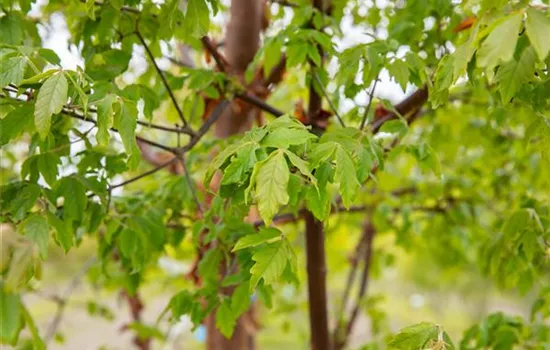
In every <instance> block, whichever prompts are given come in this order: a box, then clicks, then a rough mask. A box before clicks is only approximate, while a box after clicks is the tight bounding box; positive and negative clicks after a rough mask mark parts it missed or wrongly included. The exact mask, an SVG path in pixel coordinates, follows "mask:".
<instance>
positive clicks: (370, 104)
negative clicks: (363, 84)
mask: <svg viewBox="0 0 550 350" xmlns="http://www.w3.org/2000/svg"><path fill="white" fill-rule="evenodd" d="M376 84H378V75H377V76H376V79H374V85H373V86H372V89H371V91H370V94H369V96H370V98H369V104H368V105H367V108H366V109H365V113H363V119H362V120H361V126H360V127H359V129H360V130H363V129H364V128H365V124H366V123H367V118H368V116H369V112H370V108H371V106H372V100H374V91H375V90H376Z"/></svg>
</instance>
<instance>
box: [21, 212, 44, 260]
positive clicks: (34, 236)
mask: <svg viewBox="0 0 550 350" xmlns="http://www.w3.org/2000/svg"><path fill="white" fill-rule="evenodd" d="M48 228H49V227H48V222H47V221H46V218H44V217H43V216H40V215H38V214H32V215H30V216H29V217H27V218H26V219H25V221H23V222H22V223H21V230H22V232H23V234H24V235H25V236H27V237H28V238H29V239H30V240H31V241H33V242H34V243H35V244H36V245H37V247H38V251H39V252H40V256H41V257H42V259H46V258H47V257H48V238H49V232H48Z"/></svg>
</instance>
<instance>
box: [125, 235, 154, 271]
mask: <svg viewBox="0 0 550 350" xmlns="http://www.w3.org/2000/svg"><path fill="white" fill-rule="evenodd" d="M147 243H148V242H147V240H146V238H145V237H144V234H143V232H142V231H138V230H132V229H129V228H124V229H123V230H122V232H121V233H120V235H119V236H118V248H119V249H120V252H121V253H122V256H123V257H125V258H126V259H129V260H130V261H131V263H132V267H133V271H134V272H136V271H140V270H141V269H142V268H143V266H144V264H145V262H146V260H147V258H148V256H149V254H150V252H151V251H150V248H149V246H148V244H147Z"/></svg>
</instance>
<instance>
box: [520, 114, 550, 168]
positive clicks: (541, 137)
mask: <svg viewBox="0 0 550 350" xmlns="http://www.w3.org/2000/svg"><path fill="white" fill-rule="evenodd" d="M525 139H526V140H527V141H531V142H534V144H535V147H536V148H537V149H538V150H539V151H540V152H541V154H542V157H543V159H546V160H547V161H548V162H550V119H548V118H546V117H544V116H542V115H541V116H538V117H537V118H536V119H535V121H534V122H533V123H532V124H531V125H530V126H529V128H528V129H527V131H526V132H525Z"/></svg>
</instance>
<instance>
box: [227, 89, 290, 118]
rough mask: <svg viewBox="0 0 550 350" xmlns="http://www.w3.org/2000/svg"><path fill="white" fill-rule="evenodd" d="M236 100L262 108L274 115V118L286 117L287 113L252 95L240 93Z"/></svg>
mask: <svg viewBox="0 0 550 350" xmlns="http://www.w3.org/2000/svg"><path fill="white" fill-rule="evenodd" d="M235 97H236V98H238V99H240V100H243V101H245V102H247V103H249V104H251V105H253V106H255V107H258V108H260V109H261V110H263V111H265V112H268V113H270V114H272V115H273V116H275V117H277V118H278V117H280V116H282V115H284V114H285V113H284V112H282V111H280V110H278V109H277V108H275V107H273V106H271V105H270V104H268V103H266V102H265V101H264V100H262V99H260V98H258V97H256V96H254V95H250V94H247V93H246V92H242V93H238V94H236V95H235Z"/></svg>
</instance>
